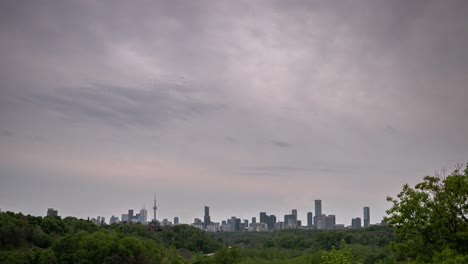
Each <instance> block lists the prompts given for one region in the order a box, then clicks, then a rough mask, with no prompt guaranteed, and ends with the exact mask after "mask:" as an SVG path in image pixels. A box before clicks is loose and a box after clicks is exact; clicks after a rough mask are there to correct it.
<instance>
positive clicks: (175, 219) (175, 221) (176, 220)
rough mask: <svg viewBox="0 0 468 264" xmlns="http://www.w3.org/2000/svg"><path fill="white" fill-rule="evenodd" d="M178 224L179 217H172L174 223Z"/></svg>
mask: <svg viewBox="0 0 468 264" xmlns="http://www.w3.org/2000/svg"><path fill="white" fill-rule="evenodd" d="M178 224H179V217H177V216H176V217H174V225H178Z"/></svg>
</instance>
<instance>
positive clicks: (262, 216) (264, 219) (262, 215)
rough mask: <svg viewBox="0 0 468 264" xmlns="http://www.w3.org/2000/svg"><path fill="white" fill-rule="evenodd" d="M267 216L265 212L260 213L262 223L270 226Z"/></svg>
mask: <svg viewBox="0 0 468 264" xmlns="http://www.w3.org/2000/svg"><path fill="white" fill-rule="evenodd" d="M267 218H268V217H267V214H266V213H265V212H261V213H260V223H265V224H268V219H267Z"/></svg>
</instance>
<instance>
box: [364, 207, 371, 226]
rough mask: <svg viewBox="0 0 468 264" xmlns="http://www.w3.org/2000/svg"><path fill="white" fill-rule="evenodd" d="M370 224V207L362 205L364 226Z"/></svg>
mask: <svg viewBox="0 0 468 264" xmlns="http://www.w3.org/2000/svg"><path fill="white" fill-rule="evenodd" d="M369 226H370V208H369V207H368V206H366V207H364V227H369Z"/></svg>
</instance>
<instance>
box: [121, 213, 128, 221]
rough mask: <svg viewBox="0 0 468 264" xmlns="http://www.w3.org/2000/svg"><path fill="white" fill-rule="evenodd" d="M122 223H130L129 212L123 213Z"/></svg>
mask: <svg viewBox="0 0 468 264" xmlns="http://www.w3.org/2000/svg"><path fill="white" fill-rule="evenodd" d="M122 223H128V214H122Z"/></svg>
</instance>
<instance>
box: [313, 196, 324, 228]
mask: <svg viewBox="0 0 468 264" xmlns="http://www.w3.org/2000/svg"><path fill="white" fill-rule="evenodd" d="M321 215H322V200H315V218H314V225H315V226H317V221H318V220H317V217H318V216H321Z"/></svg>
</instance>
